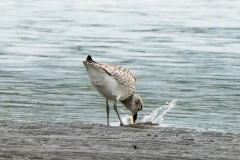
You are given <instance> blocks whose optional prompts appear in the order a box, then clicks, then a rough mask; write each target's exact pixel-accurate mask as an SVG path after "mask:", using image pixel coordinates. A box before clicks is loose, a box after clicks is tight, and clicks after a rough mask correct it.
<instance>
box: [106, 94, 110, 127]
mask: <svg viewBox="0 0 240 160" xmlns="http://www.w3.org/2000/svg"><path fill="white" fill-rule="evenodd" d="M106 110H107V125H108V126H109V110H110V107H109V105H108V99H106Z"/></svg>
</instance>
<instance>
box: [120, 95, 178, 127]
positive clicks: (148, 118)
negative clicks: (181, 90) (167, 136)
mask: <svg viewBox="0 0 240 160" xmlns="http://www.w3.org/2000/svg"><path fill="white" fill-rule="evenodd" d="M176 103H177V100H176V99H175V100H172V102H170V103H167V105H164V106H161V107H159V108H158V109H156V110H154V111H153V112H152V114H150V115H145V116H144V117H143V118H142V119H140V120H138V121H137V123H144V122H151V123H154V124H159V126H160V124H161V123H162V121H163V118H164V116H165V115H166V114H167V113H168V112H169V111H170V110H171V109H172V108H173V107H175V106H176ZM121 111H122V112H123V113H124V111H123V110H121ZM121 118H122V121H123V124H125V125H128V124H132V123H133V118H132V116H129V115H127V114H126V116H124V117H121Z"/></svg>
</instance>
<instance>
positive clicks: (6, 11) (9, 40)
mask: <svg viewBox="0 0 240 160" xmlns="http://www.w3.org/2000/svg"><path fill="white" fill-rule="evenodd" d="M238 6H240V2H239V1H230V0H221V1H216V2H212V1H207V0H203V1H194V2H193V1H190V0H184V1H181V3H177V1H174V0H171V1H157V0H154V1H135V0H133V1H112V0H104V1H99V2H97V1H93V0H90V1H87V2H85V1H77V0H70V1H68V2H66V1H63V0H53V1H47V0H42V1H38V2H36V1H33V0H26V1H24V2H22V1H21V2H19V1H16V0H9V1H2V2H1V5H0V15H1V16H0V35H1V38H0V119H1V120H2V119H9V120H23V121H65V122H71V121H76V120H79V121H83V122H85V123H103V124H106V112H105V100H104V99H103V98H102V97H101V96H100V95H99V94H98V93H97V91H95V90H94V89H93V88H92V87H91V85H90V83H89V82H88V80H87V75H86V71H85V68H84V66H83V64H82V61H83V60H84V59H85V58H86V56H87V55H88V54H90V55H92V56H93V58H94V59H95V60H96V61H99V62H101V63H113V64H117V65H121V66H123V67H125V68H128V69H129V70H130V71H131V72H133V73H134V75H135V76H136V77H137V87H136V93H137V94H140V95H141V96H142V97H143V99H144V103H145V108H144V109H143V110H142V111H141V112H139V117H140V118H141V117H143V116H144V115H148V114H150V113H151V112H152V111H154V110H156V109H158V108H159V106H163V105H164V104H165V102H167V101H171V100H172V99H175V98H177V99H178V107H174V108H172V109H171V111H170V112H168V114H166V115H165V116H164V120H163V121H161V125H163V126H173V127H191V128H201V129H205V130H218V131H227V132H239V130H240V125H239V124H240V116H239V95H240V86H239V82H240V65H239V59H240V54H239V50H240V45H239V42H240V37H239V31H240V20H239V7H238ZM111 105H113V104H111ZM118 106H119V109H123V106H122V105H121V104H120V103H118ZM128 112H129V111H127V110H125V113H128ZM110 120H111V122H113V123H114V122H117V121H118V118H117V116H116V114H115V113H114V110H113V108H111V114H110Z"/></svg>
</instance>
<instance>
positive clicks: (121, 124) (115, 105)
mask: <svg viewBox="0 0 240 160" xmlns="http://www.w3.org/2000/svg"><path fill="white" fill-rule="evenodd" d="M114 110H115V111H116V113H117V116H118V119H119V121H120V126H123V122H122V120H121V118H120V116H119V114H118V110H117V100H115V102H114Z"/></svg>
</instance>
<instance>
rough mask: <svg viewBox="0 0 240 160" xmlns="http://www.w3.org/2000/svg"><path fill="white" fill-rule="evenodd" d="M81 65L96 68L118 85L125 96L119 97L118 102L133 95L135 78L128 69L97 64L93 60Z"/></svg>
mask: <svg viewBox="0 0 240 160" xmlns="http://www.w3.org/2000/svg"><path fill="white" fill-rule="evenodd" d="M83 63H84V64H85V66H86V65H92V66H94V67H96V68H97V69H99V71H101V72H102V73H103V74H107V75H109V76H110V77H111V78H114V79H115V80H116V81H117V82H118V83H119V88H121V90H123V91H124V92H125V93H124V94H125V95H122V97H124V98H121V97H119V100H124V99H126V98H128V97H130V96H131V95H133V93H134V89H135V85H136V78H135V77H134V75H133V74H132V73H131V72H130V71H129V70H128V69H126V68H123V67H121V66H117V65H113V64H102V63H97V62H95V61H93V60H92V61H90V60H86V61H84V62H83Z"/></svg>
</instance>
